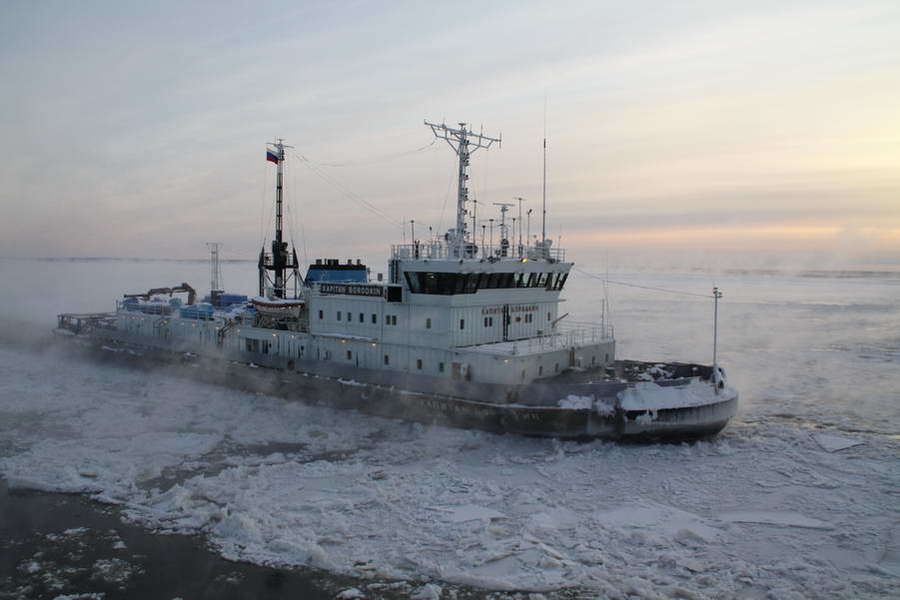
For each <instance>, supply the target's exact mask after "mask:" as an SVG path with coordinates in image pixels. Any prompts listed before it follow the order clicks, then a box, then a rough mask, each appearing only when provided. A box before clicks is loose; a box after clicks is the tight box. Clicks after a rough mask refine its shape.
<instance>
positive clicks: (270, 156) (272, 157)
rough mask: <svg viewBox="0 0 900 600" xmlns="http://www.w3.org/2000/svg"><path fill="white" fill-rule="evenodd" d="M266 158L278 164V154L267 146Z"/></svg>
mask: <svg viewBox="0 0 900 600" xmlns="http://www.w3.org/2000/svg"><path fill="white" fill-rule="evenodd" d="M266 160H267V161H269V162H273V163H275V164H276V165H277V164H278V155H277V154H275V151H274V150H270V149H269V148H266Z"/></svg>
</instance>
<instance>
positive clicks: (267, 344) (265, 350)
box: [262, 340, 271, 354]
mask: <svg viewBox="0 0 900 600" xmlns="http://www.w3.org/2000/svg"><path fill="white" fill-rule="evenodd" d="M270 346H271V342H270V341H269V340H263V342H262V353H263V354H268V353H269V347H270Z"/></svg>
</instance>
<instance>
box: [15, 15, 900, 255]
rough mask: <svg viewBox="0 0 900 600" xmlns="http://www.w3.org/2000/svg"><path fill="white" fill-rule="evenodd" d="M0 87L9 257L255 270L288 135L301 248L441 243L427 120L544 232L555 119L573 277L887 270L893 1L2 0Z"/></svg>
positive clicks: (553, 222)
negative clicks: (462, 147) (587, 273)
mask: <svg viewBox="0 0 900 600" xmlns="http://www.w3.org/2000/svg"><path fill="white" fill-rule="evenodd" d="M0 81H2V93H0V133H2V135H0V256H7V257H10V256H143V257H171V258H192V257H202V256H204V255H205V252H206V247H205V245H204V242H206V241H221V242H223V243H224V245H225V248H224V255H225V256H226V257H230V258H252V257H253V256H254V255H255V254H256V253H257V252H258V247H259V244H260V242H261V241H262V239H263V236H264V235H265V234H266V233H267V232H268V229H269V227H270V225H269V223H268V219H269V215H270V213H271V205H272V204H273V202H274V192H273V191H272V189H271V186H273V178H274V166H273V165H271V163H267V162H265V154H264V149H265V142H266V141H270V140H272V139H273V138H275V137H276V136H279V137H283V138H285V140H286V141H287V143H290V144H292V145H294V146H296V149H295V150H293V151H292V153H291V155H290V157H289V158H290V160H289V161H288V164H287V175H286V185H287V187H288V194H287V197H288V198H289V200H290V202H291V208H292V211H291V214H290V216H289V219H288V222H290V223H291V224H292V229H293V232H294V237H295V239H296V240H297V242H298V245H299V247H300V250H301V254H302V253H303V252H304V251H305V252H307V253H308V255H309V257H310V258H314V257H316V256H333V257H351V256H354V257H355V256H363V257H365V258H367V259H369V260H371V261H374V262H376V263H377V264H379V265H380V264H382V263H383V261H384V259H385V257H386V254H387V248H388V245H389V244H390V243H397V242H399V237H400V223H401V222H407V223H408V221H409V220H410V219H415V220H416V222H417V224H418V225H417V227H419V228H420V229H419V231H424V228H426V227H427V226H432V227H433V228H434V229H435V230H438V229H439V228H440V229H441V230H443V229H446V228H447V227H448V226H449V224H450V222H451V221H452V209H453V202H454V198H455V182H454V181H453V178H454V171H455V168H456V164H455V156H454V155H453V154H452V152H451V151H450V150H449V149H448V148H447V147H446V145H444V146H440V145H438V144H434V145H430V146H429V145H428V144H430V143H431V141H432V139H433V136H432V134H431V132H430V130H428V129H427V128H426V127H425V126H424V125H423V124H422V120H423V119H430V120H437V121H440V120H443V119H446V121H447V122H448V123H456V122H458V121H466V122H470V123H473V124H474V125H475V127H476V128H480V127H481V126H482V124H483V126H484V130H485V133H487V134H492V135H500V134H501V133H502V136H503V145H502V147H496V146H495V147H494V148H492V149H490V150H489V151H487V152H484V151H479V153H477V154H476V155H475V156H474V157H473V161H472V170H471V180H470V183H471V189H472V191H473V194H474V195H475V197H477V198H478V201H479V203H480V206H481V209H480V210H479V216H482V215H483V216H484V217H485V218H486V217H488V216H489V215H488V214H487V213H488V210H487V205H489V204H490V203H492V202H508V201H511V199H512V197H513V196H524V197H525V198H526V199H527V200H528V206H529V207H532V208H535V209H536V212H537V211H539V207H540V198H541V191H540V190H541V138H542V136H543V129H544V116H545V109H544V107H545V103H546V128H547V135H548V139H549V155H548V175H549V178H548V199H549V204H550V211H551V214H550V231H551V233H552V236H553V237H554V238H557V237H558V236H562V244H563V246H565V247H567V248H570V249H571V250H570V257H571V258H574V259H575V260H576V261H577V260H579V259H580V258H581V257H584V259H582V262H584V261H585V260H587V261H588V262H591V261H595V260H597V257H600V256H611V257H612V258H611V260H612V261H614V262H615V261H619V262H622V263H627V262H629V261H631V260H634V257H643V258H641V259H640V260H644V259H646V260H651V259H652V257H657V258H661V259H664V260H667V261H670V262H673V263H680V262H684V263H690V264H691V266H695V265H696V264H697V263H703V262H710V261H711V262H722V261H723V260H725V259H727V260H725V262H728V261H733V262H734V263H735V264H741V265H754V266H756V265H766V264H774V263H776V262H778V261H779V260H784V261H800V262H802V263H803V264H804V265H805V266H817V265H822V266H830V265H833V264H895V265H896V264H900V2H897V1H896V0H890V1H887V2H849V1H846V0H844V1H841V2H827V1H822V0H818V1H814V2H796V1H795V2H784V1H783V0H779V1H776V2H767V1H757V2H745V1H742V2H726V1H722V0H716V1H714V2H635V1H631V2H621V1H617V2H600V1H593V2H580V3H578V2H576V3H565V2H546V3H545V2H540V3H539V2H527V1H523V0H517V1H514V2H484V1H481V2H471V3H469V2H409V3H404V2H321V3H318V2H302V1H297V0H292V1H286V2H260V1H257V2H224V1H221V0H220V1H216V2H208V3H204V2H183V1H181V2H137V1H124V2H123V1H118V2H112V1H107V2H89V1H80V2H68V1H62V2H40V1H38V2H35V1H33V0H32V1H28V2H19V1H16V0H6V1H5V2H3V3H0ZM423 147H425V148H424V149H423V150H419V151H415V150H416V149H420V148H423ZM301 157H302V158H301ZM303 159H306V160H308V162H307V161H306V160H303ZM363 201H364V202H366V203H369V204H370V205H372V206H375V207H377V212H378V214H375V212H373V211H370V210H368V209H366V208H364V207H363V206H362V204H361V202H363ZM263 223H265V227H262V224H263ZM536 223H537V222H536V221H534V222H533V224H532V230H533V231H537V227H536V225H535V224H536ZM538 227H539V226H538ZM304 249H305V250H304ZM723 257H725V259H723Z"/></svg>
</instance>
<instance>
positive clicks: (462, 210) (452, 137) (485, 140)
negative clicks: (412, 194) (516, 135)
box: [425, 121, 502, 258]
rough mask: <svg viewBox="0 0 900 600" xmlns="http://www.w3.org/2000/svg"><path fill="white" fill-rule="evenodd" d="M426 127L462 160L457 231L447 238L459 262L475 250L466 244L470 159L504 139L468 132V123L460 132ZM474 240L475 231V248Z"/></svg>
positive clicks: (458, 193) (450, 232)
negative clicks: (477, 152) (481, 149)
mask: <svg viewBox="0 0 900 600" xmlns="http://www.w3.org/2000/svg"><path fill="white" fill-rule="evenodd" d="M425 124H426V125H428V126H429V127H431V131H432V133H434V135H435V137H437V138H438V139H442V140H445V141H446V142H447V144H448V145H449V146H450V148H452V149H453V151H454V152H455V153H456V155H457V156H458V157H459V170H458V181H457V192H456V229H453V230H451V231H449V232H448V234H449V235H448V236H447V240H448V242H449V245H450V247H451V248H452V249H453V250H452V252H451V255H452V256H456V257H458V258H463V257H471V256H474V249H471V248H470V249H467V248H466V243H467V241H468V240H467V238H468V235H467V231H466V213H467V211H466V202H468V200H469V189H468V187H466V181H467V180H468V179H469V174H468V172H467V170H468V168H469V157H470V156H472V154H473V153H474V152H475V151H476V150H478V149H479V148H484V149H485V150H486V149H488V148H490V147H491V145H492V144H493V143H494V142H498V143H502V142H501V138H492V137H488V136H486V135H484V134H483V133H475V132H473V131H471V130H469V129H466V124H465V123H460V124H459V129H453V128H451V127H447V125H445V124H444V123H441V124H440V125H438V124H437V123H429V122H428V121H425ZM474 236H475V232H474V231H473V232H472V240H471V244H472V245H473V246H474V242H475V238H474Z"/></svg>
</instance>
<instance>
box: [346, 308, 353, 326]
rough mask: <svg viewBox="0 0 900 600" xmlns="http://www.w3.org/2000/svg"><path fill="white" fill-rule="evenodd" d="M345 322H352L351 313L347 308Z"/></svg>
mask: <svg viewBox="0 0 900 600" xmlns="http://www.w3.org/2000/svg"><path fill="white" fill-rule="evenodd" d="M347 322H348V323H352V322H353V313H352V312H350V311H349V310H348V311H347Z"/></svg>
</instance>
